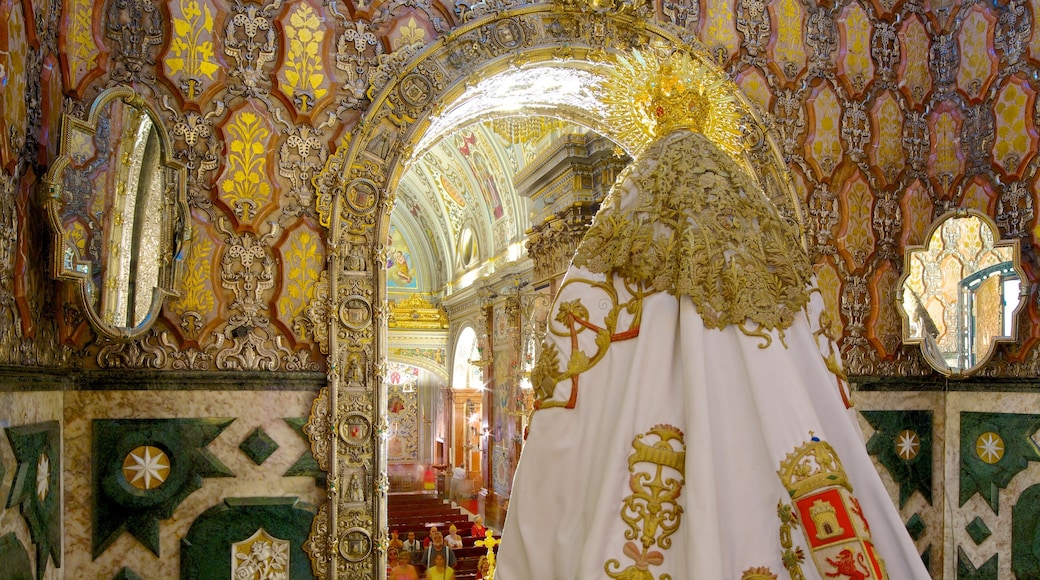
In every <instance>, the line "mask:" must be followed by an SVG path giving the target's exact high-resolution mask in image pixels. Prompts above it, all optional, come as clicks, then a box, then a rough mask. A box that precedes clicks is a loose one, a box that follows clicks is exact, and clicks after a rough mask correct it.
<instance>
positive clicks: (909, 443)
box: [896, 429, 921, 461]
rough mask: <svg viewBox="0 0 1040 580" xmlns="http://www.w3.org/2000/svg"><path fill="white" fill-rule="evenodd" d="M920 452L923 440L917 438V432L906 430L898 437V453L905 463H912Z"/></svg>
mask: <svg viewBox="0 0 1040 580" xmlns="http://www.w3.org/2000/svg"><path fill="white" fill-rule="evenodd" d="M920 450H921V438H920V437H918V436H917V433H916V432H914V431H911V430H910V429H905V430H903V431H901V432H900V433H899V435H898V436H897V437H896V453H898V454H899V458H900V459H902V460H903V461H910V460H911V459H913V458H914V457H917V452H918V451H920Z"/></svg>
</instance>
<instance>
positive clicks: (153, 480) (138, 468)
mask: <svg viewBox="0 0 1040 580" xmlns="http://www.w3.org/2000/svg"><path fill="white" fill-rule="evenodd" d="M169 474H170V458H169V457H167V456H166V453H164V452H163V450H162V449H159V448H158V447H152V446H151V445H143V446H141V447H138V448H137V449H134V450H133V451H131V452H130V453H129V454H128V455H127V456H126V459H124V460H123V477H125V478H126V480H127V481H128V482H129V483H130V485H132V486H134V487H136V488H138V489H145V490H147V489H154V488H156V487H159V486H160V485H162V484H163V482H164V481H166V477H167V476H168V475H169Z"/></svg>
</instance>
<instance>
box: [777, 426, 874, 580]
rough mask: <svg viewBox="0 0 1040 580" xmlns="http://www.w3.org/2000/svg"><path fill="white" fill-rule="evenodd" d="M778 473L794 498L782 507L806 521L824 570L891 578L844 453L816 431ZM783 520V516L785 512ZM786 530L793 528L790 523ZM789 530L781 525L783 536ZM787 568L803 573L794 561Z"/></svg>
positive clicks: (805, 531)
mask: <svg viewBox="0 0 1040 580" xmlns="http://www.w3.org/2000/svg"><path fill="white" fill-rule="evenodd" d="M777 474H778V475H779V476H780V480H781V481H782V482H783V484H784V487H786V488H787V491H788V493H790V494H791V500H792V501H793V503H794V505H793V507H791V506H782V508H785V509H787V510H789V511H790V518H791V520H792V521H797V522H799V523H800V524H801V528H802V532H803V535H804V537H805V540H806V543H807V544H808V546H809V551H810V552H811V553H812V557H813V561H814V562H815V564H816V568H817V570H819V571H820V573H821V574H823V575H825V576H827V577H829V578H855V579H857V580H867V579H870V580H887V578H888V575H887V574H886V573H885V565H884V562H883V561H882V560H881V558H880V557H878V555H877V553H876V552H875V550H874V543H873V541H872V540H871V537H870V525H869V524H868V523H867V520H866V518H865V517H864V516H863V510H862V508H860V505H859V500H857V499H856V496H854V495H853V494H852V484H850V483H849V478H848V476H847V475H846V474H845V470H844V468H843V467H842V465H841V459H840V458H839V457H838V454H837V452H835V451H834V448H833V447H831V446H830V444H828V443H827V442H826V441H821V440H820V439H818V438H816V437H813V438H812V440H810V441H807V442H805V443H804V444H802V445H801V446H800V447H798V449H796V450H794V451H793V452H792V453H790V454H788V456H787V457H786V458H785V459H784V460H783V461H782V462H781V463H780V470H779V471H778V472H777ZM781 520H782V521H784V515H783V514H781ZM784 525H785V526H786V525H787V522H786V521H785V523H784ZM786 531H787V533H788V534H789V533H790V528H787V530H786ZM784 533H785V529H784V527H783V526H782V527H781V539H783V536H784ZM781 544H783V541H782V542H781ZM784 547H785V550H786V549H789V546H787V545H784ZM785 554H786V553H785ZM786 563H787V559H786V555H785V565H786ZM788 571H789V572H791V578H792V580H800V579H801V578H803V576H802V575H801V571H800V570H799V571H798V572H797V576H796V575H795V572H794V571H792V570H791V568H790V567H789V568H788Z"/></svg>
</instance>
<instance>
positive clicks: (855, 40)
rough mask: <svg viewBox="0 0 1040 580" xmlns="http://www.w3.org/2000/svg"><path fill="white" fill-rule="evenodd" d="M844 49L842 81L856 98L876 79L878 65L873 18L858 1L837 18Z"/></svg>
mask: <svg viewBox="0 0 1040 580" xmlns="http://www.w3.org/2000/svg"><path fill="white" fill-rule="evenodd" d="M837 24H838V38H839V44H840V46H841V51H840V54H841V56H840V57H839V59H838V63H837V64H838V78H839V79H841V81H842V86H843V87H844V88H845V90H846V91H847V92H848V94H849V95H850V96H852V97H860V96H862V95H863V91H864V90H866V88H867V86H868V85H870V83H871V82H872V81H873V80H874V62H873V61H872V60H871V58H870V38H871V28H872V27H871V23H870V16H869V15H868V14H867V11H866V10H864V8H863V6H862V5H861V4H859V3H858V2H850V3H849V4H848V5H846V6H845V9H844V10H842V11H841V14H840V15H839V16H838V18H837Z"/></svg>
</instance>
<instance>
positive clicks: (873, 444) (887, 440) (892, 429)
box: [863, 411, 932, 508]
mask: <svg viewBox="0 0 1040 580" xmlns="http://www.w3.org/2000/svg"><path fill="white" fill-rule="evenodd" d="M863 417H864V418H866V419H867V421H868V422H869V423H870V425H871V426H872V427H873V428H874V429H875V430H876V431H875V432H874V435H872V436H871V437H870V440H869V441H867V452H868V453H870V454H871V455H876V456H877V458H878V461H879V462H880V463H881V465H884V466H885V469H887V470H888V472H889V473H890V474H891V475H892V479H893V480H895V482H896V483H898V484H899V507H900V508H902V507H903V506H904V505H906V501H907V500H908V499H910V496H911V495H913V493H914V492H915V491H919V492H921V495H923V496H924V498H925V499H926V500H928V503H929V504H931V503H932V412H931V411H863Z"/></svg>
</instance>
